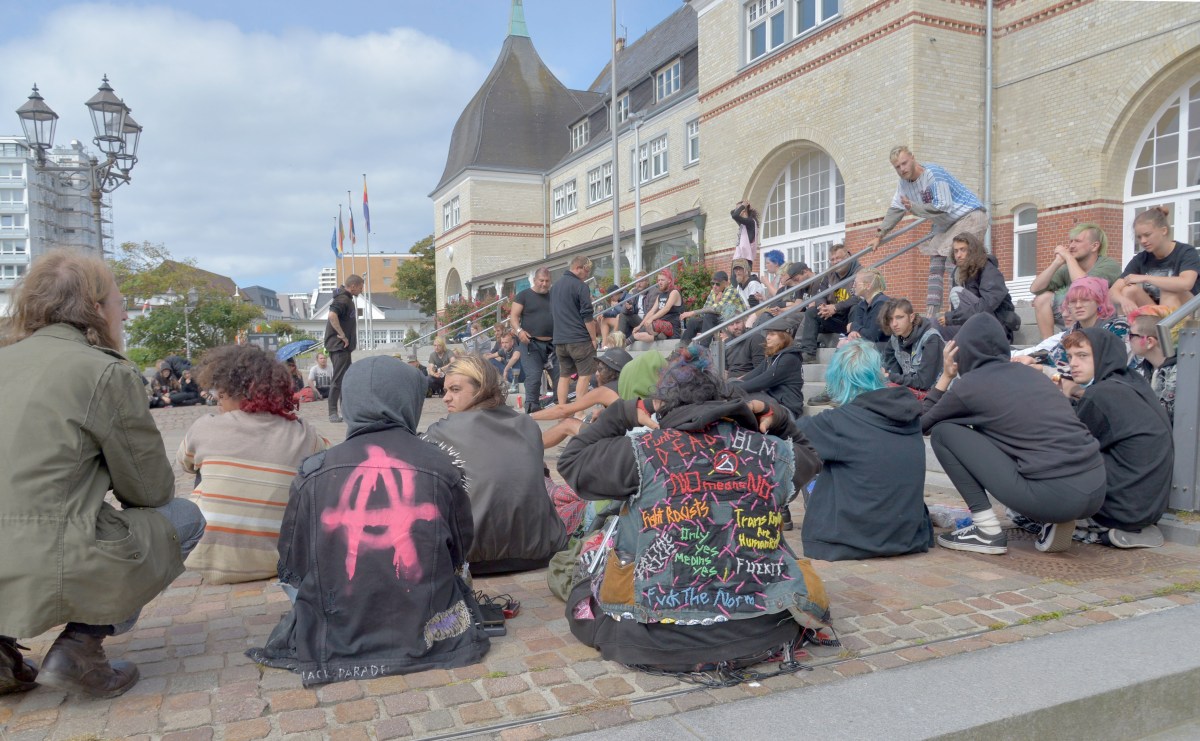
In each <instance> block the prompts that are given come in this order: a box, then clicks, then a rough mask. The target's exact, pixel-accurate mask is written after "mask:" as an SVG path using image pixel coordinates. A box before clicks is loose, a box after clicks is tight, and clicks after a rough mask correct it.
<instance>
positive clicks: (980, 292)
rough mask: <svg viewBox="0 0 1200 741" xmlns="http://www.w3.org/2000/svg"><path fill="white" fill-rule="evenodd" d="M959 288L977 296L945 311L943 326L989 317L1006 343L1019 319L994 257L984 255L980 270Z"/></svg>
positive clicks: (1018, 324)
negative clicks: (972, 318)
mask: <svg viewBox="0 0 1200 741" xmlns="http://www.w3.org/2000/svg"><path fill="white" fill-rule="evenodd" d="M962 285H963V288H965V289H967V290H968V291H970V292H971V293H973V294H975V295H976V296H978V297H979V301H977V302H968V301H964V302H962V303H960V304H959V305H958V307H957V308H954V309H951V310H950V311H948V312H946V324H947V326H950V327H955V326H957V325H961V324H965V323H966V321H967V319H969V318H971V317H972V316H973V315H975V314H977V313H981V314H991V315H993V316H995V317H996V319H997V320H999V321H1000V324H1001V325H1002V326H1003V327H1004V333H1005V335H1006V336H1007V337H1008V339H1009V341H1011V340H1012V336H1013V332H1015V331H1017V330H1018V329H1020V327H1021V320H1020V318H1019V317H1018V316H1017V312H1016V309H1014V308H1013V302H1012V296H1011V295H1010V294H1009V292H1008V283H1006V282H1005V280H1004V274H1003V273H1001V272H1000V265H999V263H997V262H996V256H995V255H988V257H987V262H985V263H984V264H983V269H982V270H980V271H979V272H978V273H976V274H975V275H974V276H973V277H971V278H970V279H968V280H967V281H966V282H965V283H963V284H962Z"/></svg>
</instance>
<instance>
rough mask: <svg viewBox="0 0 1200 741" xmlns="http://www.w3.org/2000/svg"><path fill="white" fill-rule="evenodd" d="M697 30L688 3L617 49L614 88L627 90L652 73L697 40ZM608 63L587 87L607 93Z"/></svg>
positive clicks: (609, 80) (693, 44) (609, 76)
mask: <svg viewBox="0 0 1200 741" xmlns="http://www.w3.org/2000/svg"><path fill="white" fill-rule="evenodd" d="M699 38H700V36H699V31H698V24H697V22H696V11H695V10H693V9H692V6H691V4H690V3H685V4H684V5H683V6H682V7H681V8H679V9H678V10H676V11H675V12H674V13H672V14H671V15H669V16H667V17H666V18H664V19H663V20H662V22H660V23H659V24H658V25H657V26H655V27H654V28H651V29H650V30H649V31H647V32H646V33H644V34H642V37H641V38H640V39H638V40H637V41H635V42H633V43H632V44H630V45H629V46H626V47H625V48H624V49H622V50H621V51H620V52H618V53H617V92H618V93H619V92H621V91H622V90H628V89H629V88H630V87H632V86H634V85H636V84H637V83H638V82H640V81H642V80H643V79H645V78H646V77H647V76H649V75H650V74H652V73H653V72H654V71H655V70H657V69H658V68H659V67H662V66H663V65H664V64H666V63H667V62H669V61H671V60H672V59H673V58H675V57H677V56H679V55H681V54H683V53H684V52H686V51H687V50H688V49H691V48H692V47H694V46H696V45H697V43H698V39H699ZM611 64H612V63H611V62H609V64H606V65H604V69H603V70H602V71H601V72H600V75H599V76H598V77H597V78H596V81H595V82H593V83H592V85H591V87H589V88H588V89H589V90H591V91H593V92H597V93H602V94H604V95H605V97H608V88H609V83H610V82H611V81H612V76H611V75H610V74H609V67H610V66H611Z"/></svg>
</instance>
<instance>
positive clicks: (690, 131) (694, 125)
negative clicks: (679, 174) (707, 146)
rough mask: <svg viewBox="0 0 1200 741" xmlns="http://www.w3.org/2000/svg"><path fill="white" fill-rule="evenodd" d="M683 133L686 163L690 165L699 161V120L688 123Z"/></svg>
mask: <svg viewBox="0 0 1200 741" xmlns="http://www.w3.org/2000/svg"><path fill="white" fill-rule="evenodd" d="M684 131H685V133H686V134H687V163H688V164H689V165H692V164H695V163H697V162H699V161H700V120H699V119H697V120H695V121H688V122H687V124H686V125H685V126H684Z"/></svg>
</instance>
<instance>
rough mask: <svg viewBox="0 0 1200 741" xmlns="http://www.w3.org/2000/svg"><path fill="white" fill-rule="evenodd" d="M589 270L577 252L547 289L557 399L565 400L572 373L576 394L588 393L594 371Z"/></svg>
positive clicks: (589, 266)
mask: <svg viewBox="0 0 1200 741" xmlns="http://www.w3.org/2000/svg"><path fill="white" fill-rule="evenodd" d="M591 274H592V261H591V260H590V259H588V258H587V257H584V256H583V255H576V256H575V257H574V259H572V260H571V266H570V267H569V268H567V272H565V273H563V277H562V278H560V279H559V281H558V282H557V283H555V284H554V287H553V288H551V289H550V311H551V313H552V315H553V317H554V353H555V354H556V355H557V356H558V403H559V404H566V403H567V392H569V391H570V389H571V375H572V374H577V378H576V380H575V398H577V399H578V398H579V397H581V396H583V395H584V394H586V393H587V390H588V382H589V379H590V378H591V377H592V374H593V373H595V372H596V335H597V332H596V328H595V326H594V322H593V321H592V316H593V313H594V312H593V310H592V293H591V291H589V290H588V287H587V284H585V283H584V281H585V280H587V279H588V276H590V275H591Z"/></svg>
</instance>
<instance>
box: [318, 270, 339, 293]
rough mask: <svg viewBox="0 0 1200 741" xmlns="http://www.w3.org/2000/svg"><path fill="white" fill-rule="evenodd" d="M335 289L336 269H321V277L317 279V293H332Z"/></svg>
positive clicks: (336, 280)
mask: <svg viewBox="0 0 1200 741" xmlns="http://www.w3.org/2000/svg"><path fill="white" fill-rule="evenodd" d="M337 287H338V273H337V268H321V275H320V276H318V278H317V293H333V291H334V289H335V288H337Z"/></svg>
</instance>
